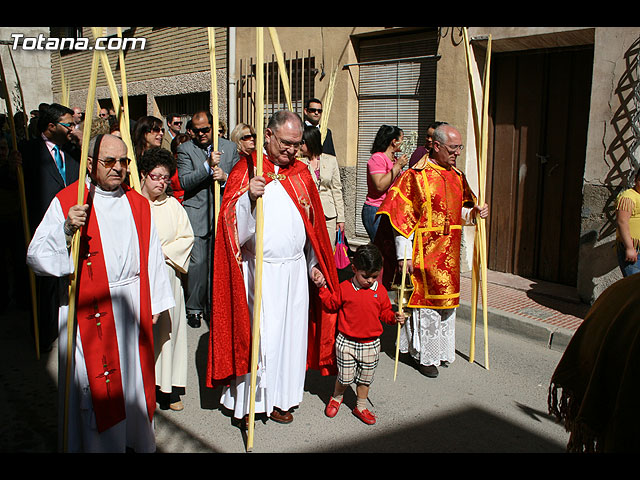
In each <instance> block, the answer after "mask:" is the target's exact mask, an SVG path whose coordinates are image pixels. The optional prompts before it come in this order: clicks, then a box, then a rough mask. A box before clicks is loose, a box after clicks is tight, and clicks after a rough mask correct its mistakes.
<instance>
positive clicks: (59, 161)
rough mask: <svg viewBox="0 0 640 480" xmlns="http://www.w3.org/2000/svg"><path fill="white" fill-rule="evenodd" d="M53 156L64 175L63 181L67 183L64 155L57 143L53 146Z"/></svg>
mask: <svg viewBox="0 0 640 480" xmlns="http://www.w3.org/2000/svg"><path fill="white" fill-rule="evenodd" d="M53 156H54V158H55V159H56V165H57V166H58V171H59V172H60V175H61V176H62V181H63V182H64V184H65V185H66V184H67V177H66V175H65V168H64V163H63V162H62V155H61V154H60V149H59V148H58V146H57V145H54V146H53Z"/></svg>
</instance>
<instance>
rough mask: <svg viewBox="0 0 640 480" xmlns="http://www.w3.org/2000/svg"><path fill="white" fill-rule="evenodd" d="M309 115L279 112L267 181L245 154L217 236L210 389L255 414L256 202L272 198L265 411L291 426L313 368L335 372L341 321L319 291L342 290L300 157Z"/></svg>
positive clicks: (263, 351) (267, 227)
mask: <svg viewBox="0 0 640 480" xmlns="http://www.w3.org/2000/svg"><path fill="white" fill-rule="evenodd" d="M302 132H303V126H302V121H301V119H300V117H299V116H298V115H296V114H294V113H292V112H288V111H281V112H277V113H276V114H274V116H273V117H272V118H271V120H270V122H269V125H268V126H267V129H266V131H265V155H264V157H263V171H264V176H256V175H255V165H253V162H252V159H251V158H248V157H247V158H243V159H241V161H240V162H238V164H237V165H236V166H235V167H234V169H233V170H232V171H231V174H230V175H229V178H228V179H227V183H226V185H225V193H224V196H223V199H222V202H221V208H220V217H219V222H218V231H217V234H216V239H215V255H214V275H213V277H214V278H213V300H212V320H211V325H210V342H209V361H208V375H207V385H208V386H209V387H216V386H218V385H221V384H222V385H225V387H224V389H223V392H222V399H221V404H223V405H224V406H225V407H226V408H229V409H230V410H233V411H234V416H235V417H236V418H243V417H244V416H246V415H247V414H248V412H249V407H250V405H249V401H248V399H249V398H250V397H249V394H250V386H249V378H250V372H251V328H252V322H253V320H252V309H253V289H254V286H253V270H254V267H255V212H254V206H255V200H256V199H257V198H258V197H263V202H264V203H263V205H264V246H263V252H264V262H263V269H264V273H263V277H262V289H263V290H262V295H261V296H262V315H261V320H260V356H259V357H260V358H259V367H258V373H257V376H258V382H257V391H256V407H255V411H256V412H257V413H261V412H264V413H267V414H269V416H270V418H271V419H273V420H275V421H277V422H280V423H289V422H291V421H292V420H293V416H292V414H291V409H292V408H294V407H296V406H297V405H298V404H299V402H300V401H301V400H302V393H303V389H304V374H305V372H306V370H307V369H315V370H320V372H321V373H322V374H323V375H330V374H335V372H336V370H335V352H334V343H335V334H336V315H335V314H333V313H330V312H328V311H325V310H323V308H322V305H321V303H320V301H319V297H318V294H317V287H318V286H321V285H324V284H325V283H326V285H327V286H328V287H329V289H330V290H332V291H334V290H335V288H337V285H338V276H337V270H336V267H335V261H334V259H333V253H332V248H331V242H330V239H329V235H328V233H327V229H326V226H325V220H324V212H323V210H322V206H321V203H320V197H319V195H318V191H317V188H316V187H315V184H314V182H313V179H312V178H311V175H310V173H309V170H308V168H307V166H306V165H305V164H304V163H303V162H300V161H299V160H297V159H296V158H295V155H296V152H297V149H298V147H299V146H300V143H301V140H302Z"/></svg>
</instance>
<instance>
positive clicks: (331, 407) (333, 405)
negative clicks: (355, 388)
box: [324, 397, 342, 418]
mask: <svg viewBox="0 0 640 480" xmlns="http://www.w3.org/2000/svg"><path fill="white" fill-rule="evenodd" d="M340 405H342V400H340V401H338V400H336V399H335V398H333V397H331V400H330V401H329V403H328V404H327V407H326V408H325V409H324V414H325V415H326V416H327V417H329V418H333V417H335V416H336V415H337V414H338V410H340Z"/></svg>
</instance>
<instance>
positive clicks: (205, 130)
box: [191, 127, 211, 135]
mask: <svg viewBox="0 0 640 480" xmlns="http://www.w3.org/2000/svg"><path fill="white" fill-rule="evenodd" d="M191 130H192V131H193V133H194V134H195V135H200V134H201V133H209V132H210V131H211V127H203V128H192V129H191Z"/></svg>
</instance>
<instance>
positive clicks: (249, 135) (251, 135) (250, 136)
mask: <svg viewBox="0 0 640 480" xmlns="http://www.w3.org/2000/svg"><path fill="white" fill-rule="evenodd" d="M252 138H253V139H254V140H255V139H256V134H255V133H249V134H247V135H245V136H244V137H240V140H244V141H245V142H246V141H247V140H250V139H252Z"/></svg>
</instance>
